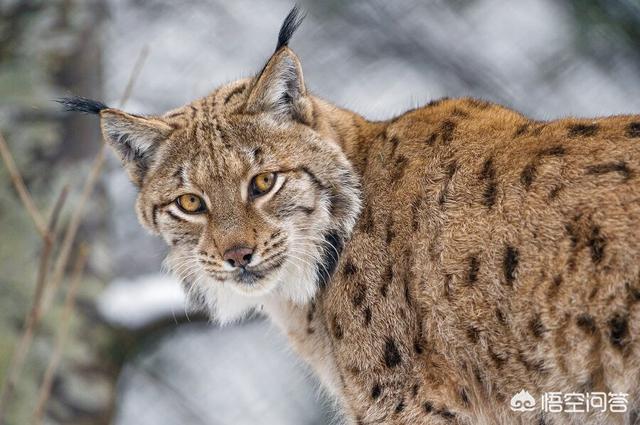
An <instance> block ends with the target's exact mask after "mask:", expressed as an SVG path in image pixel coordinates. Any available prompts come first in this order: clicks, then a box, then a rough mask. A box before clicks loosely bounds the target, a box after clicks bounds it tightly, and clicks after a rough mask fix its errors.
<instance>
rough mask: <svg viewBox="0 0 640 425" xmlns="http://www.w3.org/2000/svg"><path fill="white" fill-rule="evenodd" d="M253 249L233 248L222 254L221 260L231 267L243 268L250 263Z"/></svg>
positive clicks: (244, 247)
mask: <svg viewBox="0 0 640 425" xmlns="http://www.w3.org/2000/svg"><path fill="white" fill-rule="evenodd" d="M252 256H253V249H251V248H247V247H246V246H234V247H232V248H229V249H227V250H226V251H225V252H224V255H223V256H222V258H224V261H226V262H227V263H229V264H230V265H231V267H244V266H246V265H247V264H249V263H250V262H251V257H252Z"/></svg>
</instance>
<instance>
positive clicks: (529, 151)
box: [65, 11, 640, 425]
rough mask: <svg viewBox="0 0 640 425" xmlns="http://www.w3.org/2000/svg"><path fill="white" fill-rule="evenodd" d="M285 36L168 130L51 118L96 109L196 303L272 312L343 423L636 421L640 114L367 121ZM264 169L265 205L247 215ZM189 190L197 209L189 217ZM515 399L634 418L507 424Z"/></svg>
mask: <svg viewBox="0 0 640 425" xmlns="http://www.w3.org/2000/svg"><path fill="white" fill-rule="evenodd" d="M299 23H300V20H299V19H298V15H297V13H296V12H295V11H294V12H293V14H292V15H290V16H289V17H288V18H287V20H286V22H285V25H284V26H283V30H282V31H281V33H280V38H279V41H278V45H277V46H278V47H277V49H276V52H275V53H274V54H273V56H272V57H271V58H270V59H269V61H268V62H267V64H266V65H265V67H264V68H263V69H262V70H261V71H260V73H258V75H256V76H255V77H253V78H248V79H244V80H240V81H236V82H232V83H230V84H227V85H224V86H222V87H220V88H218V89H217V90H216V91H214V92H213V93H212V94H210V95H209V96H206V97H204V98H203V99H199V100H196V101H194V102H192V103H191V104H189V105H186V106H184V107H182V108H179V109H177V110H175V111H171V112H169V113H167V114H165V115H160V116H155V117H141V116H137V115H131V114H127V113H125V112H122V111H119V110H116V109H112V108H108V107H106V105H103V104H101V103H98V102H92V101H88V100H86V99H78V100H75V101H74V100H69V101H67V102H66V103H65V105H66V106H67V107H68V108H70V109H75V110H79V111H82V112H91V113H99V114H100V117H101V122H102V128H103V133H104V136H105V139H106V140H107V141H108V142H109V143H110V144H111V145H112V146H113V147H114V148H115V151H116V152H117V153H118V154H119V155H120V156H121V158H122V160H123V163H124V165H125V167H126V169H127V171H128V172H129V174H130V176H131V178H132V181H133V182H134V183H135V184H136V185H137V186H138V187H139V189H140V192H139V197H138V202H137V208H138V212H139V217H140V221H141V222H142V223H143V224H144V225H145V226H146V227H148V228H149V229H150V230H151V231H153V232H155V233H159V234H160V235H162V236H163V237H164V238H165V240H166V241H167V242H168V243H169V244H171V254H170V255H169V259H168V265H169V267H170V268H171V269H172V270H174V272H175V273H176V274H177V275H178V276H180V277H181V278H182V279H183V280H184V281H185V288H186V290H187V291H188V293H189V295H190V298H191V299H192V300H193V301H194V304H196V305H204V306H205V307H206V308H208V310H209V311H210V312H211V314H212V317H214V318H217V319H218V320H221V321H230V320H234V319H236V318H238V317H241V316H242V315H244V314H246V312H248V311H251V310H252V309H255V308H260V310H261V311H264V312H265V313H266V314H267V315H268V316H269V317H270V318H271V319H272V320H273V321H274V323H276V324H277V325H278V326H279V327H281V328H282V329H283V330H284V331H285V332H286V333H287V335H288V337H289V339H290V341H291V344H292V346H293V347H294V348H295V349H296V350H297V351H298V352H299V353H300V355H301V356H302V357H303V358H304V359H305V360H306V361H307V362H309V364H310V365H311V366H312V367H313V368H314V369H315V370H316V372H317V373H318V376H319V377H320V379H321V381H322V382H323V384H324V385H325V387H326V388H327V389H328V390H329V391H330V392H331V393H332V394H333V395H334V396H335V397H336V399H337V400H338V401H339V403H340V405H341V406H342V407H343V409H344V412H345V415H346V417H347V420H348V421H349V422H350V423H359V424H360V423H361V424H373V423H390V424H428V425H431V424H534V423H536V424H537V423H545V424H556V425H557V424H583V423H585V424H586V423H591V424H605V423H620V424H623V423H630V422H631V421H633V420H635V419H634V418H637V417H638V415H637V413H633V412H638V408H639V407H640V406H639V405H638V403H639V401H638V400H640V342H639V336H640V261H639V260H640V230H639V229H640V227H639V226H638V223H639V219H640V198H638V193H640V180H639V177H638V171H639V170H640V143H639V141H638V138H640V116H616V117H609V118H598V119H593V120H580V119H573V118H569V119H562V120H557V121H549V122H537V121H533V120H530V119H528V118H527V117H525V116H523V115H521V114H519V113H517V112H514V111H512V110H509V109H507V108H504V107H502V106H499V105H495V104H491V103H489V102H485V101H480V100H476V99H464V98H463V99H441V100H437V101H433V102H431V103H430V104H428V105H426V106H425V107H422V108H416V109H413V110H411V111H408V112H407V113H405V114H403V115H400V116H398V117H395V118H394V119H392V120H389V121H377V122H372V121H368V120H366V119H364V118H362V117H360V116H359V115H357V114H355V113H353V112H350V111H347V110H344V109H340V108H337V107H335V106H333V105H331V104H330V103H328V102H326V101H323V100H321V99H319V98H317V97H314V96H312V95H310V94H309V93H308V92H307V91H306V88H305V85H304V80H303V78H302V71H301V66H300V63H299V61H298V58H297V57H296V55H295V54H294V53H293V52H292V51H291V50H290V49H289V47H287V45H288V42H289V38H290V36H291V34H292V32H293V30H295V28H296V27H297V26H298V25H299ZM265 170H272V171H277V172H278V180H277V184H276V187H277V190H276V189H274V190H273V192H271V193H270V194H269V195H268V196H265V197H264V198H260V199H257V200H250V199H249V198H247V197H246V196H245V195H244V194H245V193H246V190H247V185H248V182H249V180H250V179H251V177H252V176H253V175H255V174H257V173H260V172H263V171H265ZM185 192H191V193H197V194H199V195H200V196H202V197H203V199H204V200H205V201H206V203H207V207H208V209H207V212H206V213H205V214H201V215H199V216H190V215H187V214H184V213H183V212H181V211H180V210H179V209H178V208H177V207H176V204H175V202H174V199H175V198H176V197H177V196H179V195H180V194H181V193H185ZM237 243H242V244H244V245H247V246H251V247H255V252H256V253H257V256H256V260H255V264H252V263H250V267H249V268H250V269H251V270H253V273H252V274H251V279H249V278H248V277H247V274H246V273H245V274H243V273H244V272H241V271H238V270H231V269H229V267H228V266H227V265H225V262H224V261H223V259H222V253H223V252H224V250H225V249H226V248H227V247H229V246H231V245H233V244H237ZM187 282H188V283H187ZM261 307H264V308H261ZM522 389H526V390H528V391H529V392H530V393H531V394H532V395H534V397H536V398H538V399H539V397H540V396H541V395H542V393H543V392H546V391H559V392H565V393H567V392H585V391H587V392H594V391H599V392H617V393H628V394H629V403H630V404H629V409H628V413H627V414H614V413H611V414H610V415H608V416H607V415H606V414H595V413H584V414H574V415H561V414H553V413H545V414H544V415H543V416H540V413H539V412H523V413H520V412H513V411H511V410H510V408H509V399H510V398H511V396H512V395H514V394H516V393H517V392H519V391H520V390H522Z"/></svg>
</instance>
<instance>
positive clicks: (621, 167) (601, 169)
mask: <svg viewBox="0 0 640 425" xmlns="http://www.w3.org/2000/svg"><path fill="white" fill-rule="evenodd" d="M607 173H620V175H621V176H622V177H623V178H624V179H625V180H629V178H630V177H631V170H630V169H629V166H628V165H627V163H626V162H624V161H616V162H607V163H604V164H597V165H590V166H588V167H587V174H591V175H602V174H607Z"/></svg>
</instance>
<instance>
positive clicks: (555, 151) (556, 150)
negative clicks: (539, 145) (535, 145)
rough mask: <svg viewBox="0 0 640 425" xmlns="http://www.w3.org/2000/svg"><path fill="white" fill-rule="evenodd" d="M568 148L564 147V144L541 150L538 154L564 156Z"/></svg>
mask: <svg viewBox="0 0 640 425" xmlns="http://www.w3.org/2000/svg"><path fill="white" fill-rule="evenodd" d="M566 153H567V152H566V150H565V148H564V146H560V145H558V146H553V147H550V148H547V149H543V150H541V151H540V152H539V154H538V155H540V156H562V155H564V154H566Z"/></svg>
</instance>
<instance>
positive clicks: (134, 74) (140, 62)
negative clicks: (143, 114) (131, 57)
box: [118, 44, 150, 108]
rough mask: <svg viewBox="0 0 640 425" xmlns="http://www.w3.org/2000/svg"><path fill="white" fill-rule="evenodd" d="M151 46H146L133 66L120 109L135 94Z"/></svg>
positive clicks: (121, 99)
mask: <svg viewBox="0 0 640 425" xmlns="http://www.w3.org/2000/svg"><path fill="white" fill-rule="evenodd" d="M149 51H150V49H149V45H148V44H145V45H144V46H143V47H142V49H141V50H140V53H139V54H138V59H136V63H135V64H134V65H133V69H132V70H131V74H130V75H129V81H127V85H126V86H125V88H124V92H123V93H122V97H121V98H120V104H119V105H118V107H119V108H122V107H124V105H125V104H126V103H127V101H128V100H129V97H130V96H131V93H132V92H133V85H134V84H135V83H136V81H137V80H138V77H139V76H140V72H142V67H143V66H144V63H145V61H146V60H147V57H148V56H149Z"/></svg>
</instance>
